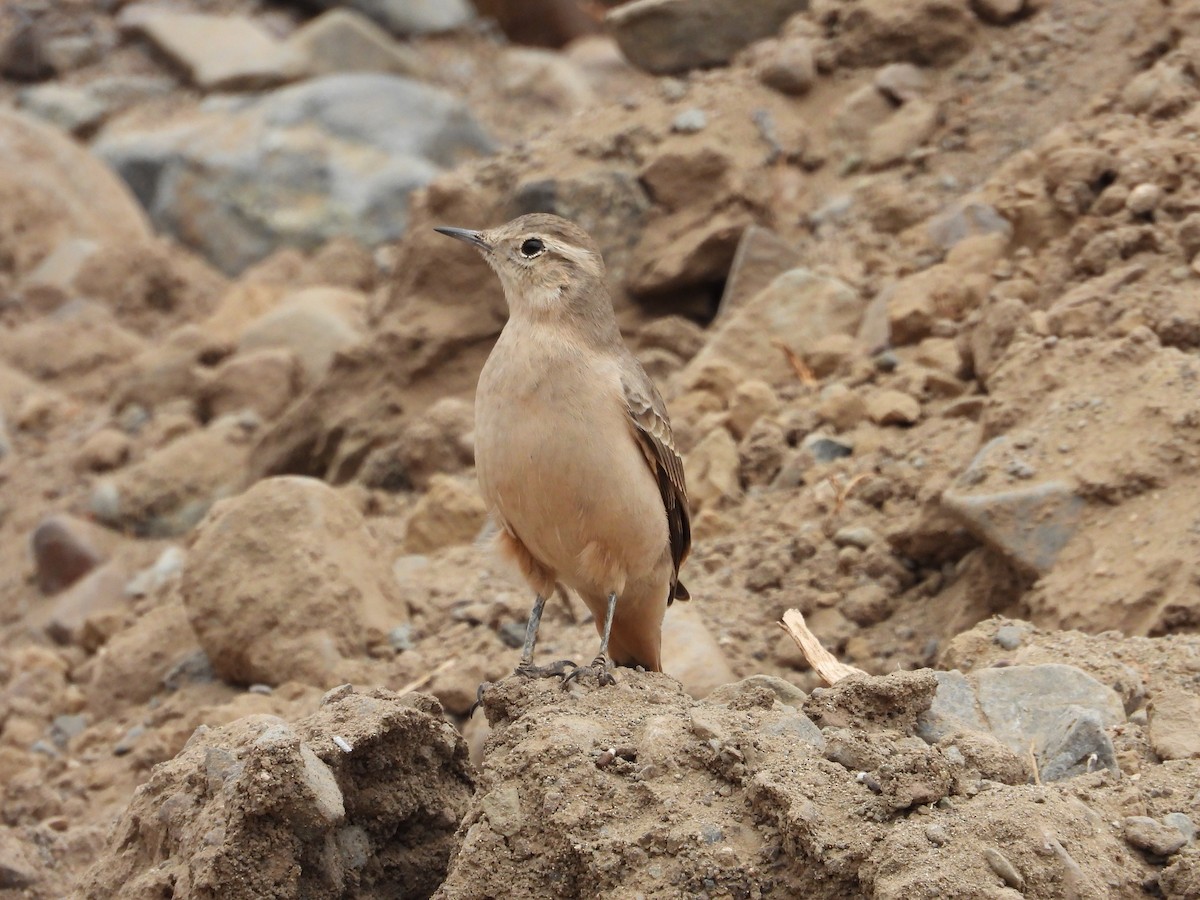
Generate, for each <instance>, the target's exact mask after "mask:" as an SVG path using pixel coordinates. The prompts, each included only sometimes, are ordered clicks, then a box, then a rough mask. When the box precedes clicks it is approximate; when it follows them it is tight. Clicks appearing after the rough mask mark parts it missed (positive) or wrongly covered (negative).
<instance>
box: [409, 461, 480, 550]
mask: <svg viewBox="0 0 1200 900" xmlns="http://www.w3.org/2000/svg"><path fill="white" fill-rule="evenodd" d="M486 521H487V507H486V506H484V503H483V499H482V498H481V497H480V496H479V488H478V487H477V486H476V484H475V479H473V478H472V479H471V480H470V481H469V482H464V481H463V480H462V479H460V478H455V477H452V476H449V475H433V476H432V477H431V478H430V479H429V485H428V487H427V488H426V490H425V493H423V494H422V495H421V498H420V499H419V500H418V501H417V504H416V506H414V507H413V511H412V513H411V514H410V515H409V518H408V524H407V526H406V527H405V534H404V547H405V549H406V550H407V551H408V552H409V553H429V552H430V551H433V550H440V549H441V548H443V547H449V546H453V545H454V544H467V543H470V542H471V541H473V540H475V539H476V538H477V537H478V536H479V532H480V531H481V530H482V528H483V526H484V523H485V522H486Z"/></svg>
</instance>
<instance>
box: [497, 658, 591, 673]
mask: <svg viewBox="0 0 1200 900" xmlns="http://www.w3.org/2000/svg"><path fill="white" fill-rule="evenodd" d="M578 668H579V666H578V665H577V664H576V663H574V662H573V661H571V660H569V659H560V660H558V662H552V663H550V665H548V666H535V665H534V664H533V663H521V664H520V665H518V666H517V667H516V669H514V670H513V674H515V675H520V676H521V677H522V678H557V677H560V676H562V675H563V674H564V673H566V671H567V669H578Z"/></svg>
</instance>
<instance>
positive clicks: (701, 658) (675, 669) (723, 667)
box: [662, 600, 737, 700]
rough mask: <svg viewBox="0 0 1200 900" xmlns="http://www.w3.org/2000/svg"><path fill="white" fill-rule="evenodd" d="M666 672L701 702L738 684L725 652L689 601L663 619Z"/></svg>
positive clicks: (678, 604) (673, 609) (680, 603)
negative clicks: (734, 683) (735, 682)
mask: <svg viewBox="0 0 1200 900" xmlns="http://www.w3.org/2000/svg"><path fill="white" fill-rule="evenodd" d="M662 658H663V669H664V670H665V671H666V672H668V673H669V674H670V675H671V677H672V678H676V679H678V680H679V682H680V683H681V684H682V685H683V689H684V690H685V691H687V693H688V694H689V695H690V696H692V697H695V698H696V699H697V700H699V699H700V698H702V697H707V696H708V695H709V694H711V693H712V692H713V691H714V690H715V689H717V688H719V687H720V686H721V685H723V684H728V683H729V682H731V681H734V680H736V678H737V676H736V675H734V673H733V669H731V668H730V667H729V661H728V660H727V659H726V658H725V652H724V651H723V650H722V649H721V645H720V644H719V643H717V639H716V638H715V637H714V636H713V633H712V630H711V629H710V628H709V627H708V625H707V624H706V623H705V621H704V618H703V617H702V616H701V615H700V613H699V611H698V610H697V609H696V608H695V607H694V606H692V604H691V602H690V601H683V600H679V601H676V602H675V603H672V604H671V608H670V609H668V610H667V615H666V617H665V618H664V619H663V633H662Z"/></svg>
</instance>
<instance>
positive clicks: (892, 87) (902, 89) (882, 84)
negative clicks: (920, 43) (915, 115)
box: [874, 62, 929, 104]
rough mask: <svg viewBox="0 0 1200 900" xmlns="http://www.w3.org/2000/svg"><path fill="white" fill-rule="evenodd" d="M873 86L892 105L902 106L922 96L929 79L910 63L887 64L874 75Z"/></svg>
mask: <svg viewBox="0 0 1200 900" xmlns="http://www.w3.org/2000/svg"><path fill="white" fill-rule="evenodd" d="M874 85H875V90H877V91H879V93H881V94H883V95H884V96H885V97H887V98H888V99H889V100H891V101H892V102H893V103H897V104H902V103H908V102H909V101H910V100H916V99H917V98H918V97H920V96H922V95H923V94H924V93H925V91H926V90H927V89H928V87H929V79H928V78H926V76H925V73H924V72H922V71H921V70H920V69H919V68H917V67H916V66H914V65H913V64H912V63H903V62H899V63H889V64H888V65H886V66H884V67H883V68H881V69H880V70H879V71H877V72H876V73H875V79H874Z"/></svg>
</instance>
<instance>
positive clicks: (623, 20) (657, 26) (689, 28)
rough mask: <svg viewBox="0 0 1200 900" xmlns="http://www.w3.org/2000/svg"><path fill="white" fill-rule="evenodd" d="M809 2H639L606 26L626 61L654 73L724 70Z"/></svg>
mask: <svg viewBox="0 0 1200 900" xmlns="http://www.w3.org/2000/svg"><path fill="white" fill-rule="evenodd" d="M807 6H808V0H764V2H759V3H755V4H754V5H753V6H746V5H744V4H739V3H734V2H730V0H633V2H631V3H625V4H623V5H621V6H619V7H617V8H616V9H614V10H612V11H611V12H609V14H608V16H607V18H606V22H607V24H608V26H609V28H610V30H611V31H612V33H613V35H614V37H616V39H617V44H618V45H619V46H620V48H621V52H622V53H624V54H625V57H626V59H628V60H629V61H630V62H631V63H633V64H634V65H635V66H637V67H638V68H640V69H644V70H645V71H647V72H650V73H651V74H654V75H671V74H675V73H679V72H686V71H687V70H689V69H697V68H703V67H707V66H720V65H724V64H725V63H727V62H729V60H730V59H732V58H733V55H734V54H735V53H737V51H738V50H740V49H742V48H743V47H745V46H746V45H747V44H750V43H753V42H754V41H757V40H759V39H760V38H765V37H769V36H770V35H772V34H774V33H775V32H776V31H777V30H778V29H779V27H780V26H781V25H782V24H783V23H784V21H785V20H786V19H787V18H788V17H789V16H790V15H792V14H793V13H796V12H800V11H802V10H803V9H805V7H807Z"/></svg>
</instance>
